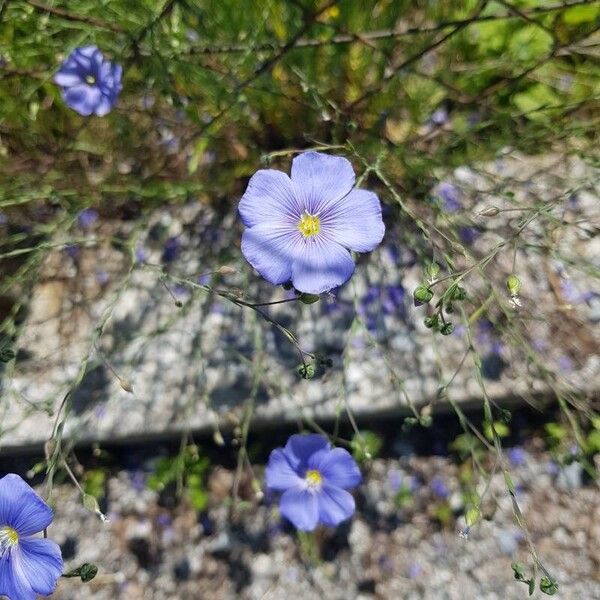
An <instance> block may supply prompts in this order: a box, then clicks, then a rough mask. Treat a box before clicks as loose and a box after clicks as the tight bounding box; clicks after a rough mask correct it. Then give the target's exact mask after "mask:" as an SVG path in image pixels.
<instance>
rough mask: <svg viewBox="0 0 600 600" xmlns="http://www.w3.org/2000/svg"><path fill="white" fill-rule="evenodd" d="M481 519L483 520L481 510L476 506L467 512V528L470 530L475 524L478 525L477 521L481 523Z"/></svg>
mask: <svg viewBox="0 0 600 600" xmlns="http://www.w3.org/2000/svg"><path fill="white" fill-rule="evenodd" d="M480 518H481V513H480V512H479V509H478V508H477V507H475V506H474V507H473V508H470V509H469V510H468V511H467V512H466V514H465V523H466V524H467V527H468V528H469V529H470V528H471V527H473V525H475V523H477V521H479V519H480Z"/></svg>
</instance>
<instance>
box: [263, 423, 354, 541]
mask: <svg viewBox="0 0 600 600" xmlns="http://www.w3.org/2000/svg"><path fill="white" fill-rule="evenodd" d="M361 480H362V476H361V474H360V470H359V468H358V465H357V464H356V462H355V461H354V459H353V458H352V456H351V455H350V454H349V453H348V452H347V451H346V450H344V449H343V448H332V447H331V445H330V444H329V442H328V441H327V438H325V437H323V436H322V435H317V434H309V435H299V434H296V435H292V436H291V437H290V438H289V440H288V442H287V444H286V445H285V448H283V449H281V448H277V449H276V450H273V451H272V452H271V455H270V456H269V463H268V465H267V470H266V484H267V488H268V489H269V490H273V491H278V492H283V494H282V496H281V500H280V503H279V510H280V512H281V514H282V515H283V516H284V517H285V518H286V519H288V520H289V521H291V522H292V523H293V525H294V526H295V527H296V528H297V529H300V530H301V531H312V530H313V529H315V528H316V527H317V525H318V524H319V523H322V524H323V525H329V526H332V527H333V526H336V525H338V524H339V523H341V522H342V521H345V520H347V519H349V518H350V517H351V516H352V515H353V514H354V511H355V503H354V498H353V497H352V494H350V493H349V492H348V491H347V490H349V489H352V488H354V487H356V486H357V485H358V484H359V483H360V482H361Z"/></svg>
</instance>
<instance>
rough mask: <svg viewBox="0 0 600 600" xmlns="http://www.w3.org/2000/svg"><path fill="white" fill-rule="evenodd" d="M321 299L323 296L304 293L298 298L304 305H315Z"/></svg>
mask: <svg viewBox="0 0 600 600" xmlns="http://www.w3.org/2000/svg"><path fill="white" fill-rule="evenodd" d="M320 299H321V296H319V294H305V293H304V292H302V294H300V295H299V296H298V300H300V302H302V304H314V303H315V302H318V301H319V300H320Z"/></svg>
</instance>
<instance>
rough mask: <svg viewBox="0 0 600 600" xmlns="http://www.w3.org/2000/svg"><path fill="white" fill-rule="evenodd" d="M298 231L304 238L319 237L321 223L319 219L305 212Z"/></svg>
mask: <svg viewBox="0 0 600 600" xmlns="http://www.w3.org/2000/svg"><path fill="white" fill-rule="evenodd" d="M298 229H299V230H300V233H301V234H302V235H303V236H304V237H311V236H313V235H317V233H319V231H320V230H321V222H320V220H319V217H317V216H316V215H309V214H308V213H306V212H305V213H304V214H303V215H302V216H301V217H300V221H298Z"/></svg>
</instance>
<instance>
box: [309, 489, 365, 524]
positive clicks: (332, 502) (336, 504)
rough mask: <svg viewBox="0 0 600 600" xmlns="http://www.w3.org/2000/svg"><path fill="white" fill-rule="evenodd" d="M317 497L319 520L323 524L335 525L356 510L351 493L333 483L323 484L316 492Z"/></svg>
mask: <svg viewBox="0 0 600 600" xmlns="http://www.w3.org/2000/svg"><path fill="white" fill-rule="evenodd" d="M317 499H318V504H319V521H320V522H321V523H323V525H329V526H331V527H335V526H336V525H339V524H340V523H341V522H342V521H346V520H347V519H349V518H350V517H351V516H352V515H353V514H354V511H355V510H356V504H355V503H354V498H353V497H352V494H350V492H347V491H346V490H342V489H341V488H338V487H335V486H333V485H327V484H325V485H323V487H322V488H321V489H320V490H319V493H318V494H317Z"/></svg>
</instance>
